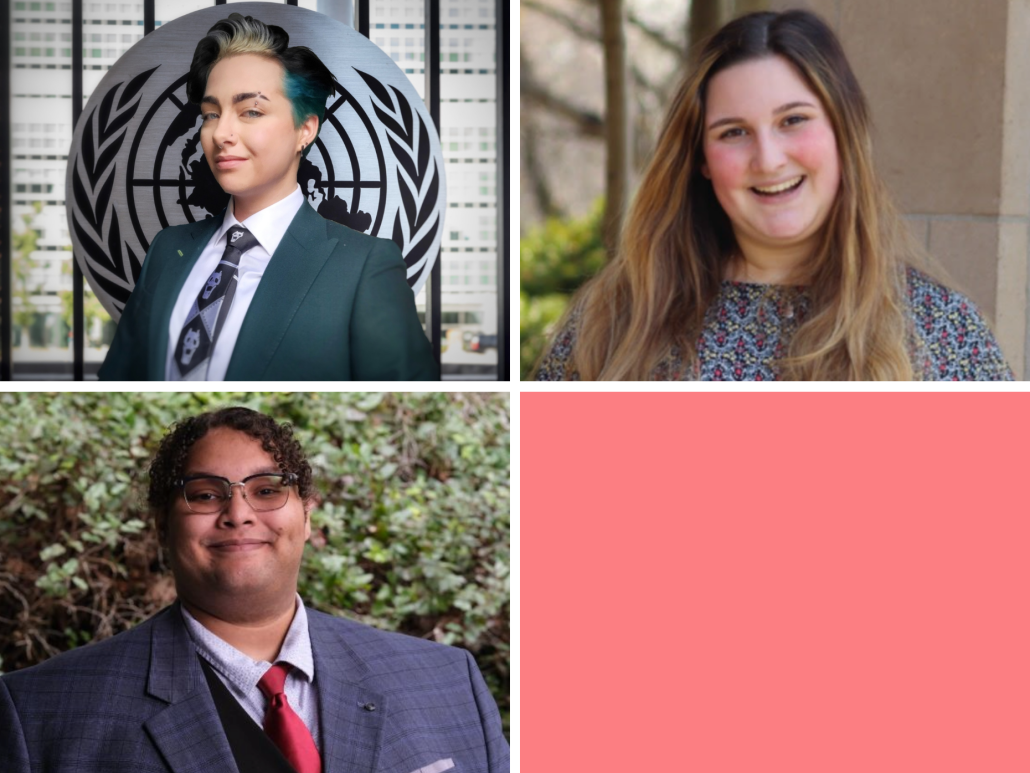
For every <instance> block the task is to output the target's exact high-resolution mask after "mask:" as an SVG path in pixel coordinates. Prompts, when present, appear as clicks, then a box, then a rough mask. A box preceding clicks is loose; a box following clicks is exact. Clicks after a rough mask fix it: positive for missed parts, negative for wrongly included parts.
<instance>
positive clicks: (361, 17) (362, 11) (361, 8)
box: [358, 0, 368, 38]
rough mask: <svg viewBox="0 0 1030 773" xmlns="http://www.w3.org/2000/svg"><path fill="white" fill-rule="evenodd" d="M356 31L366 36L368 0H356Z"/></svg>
mask: <svg viewBox="0 0 1030 773" xmlns="http://www.w3.org/2000/svg"><path fill="white" fill-rule="evenodd" d="M358 32H360V33H361V34H362V35H364V36H365V37H366V38H367V37H368V0H358Z"/></svg>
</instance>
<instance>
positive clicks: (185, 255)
mask: <svg viewBox="0 0 1030 773" xmlns="http://www.w3.org/2000/svg"><path fill="white" fill-rule="evenodd" d="M224 218H225V210H224V209H223V210H222V211H221V212H219V213H218V214H217V215H215V216H214V217H209V218H206V219H205V220H201V221H200V222H199V223H193V224H192V225H191V227H190V229H189V235H190V237H191V238H190V239H189V240H186V239H180V240H177V241H178V243H176V244H171V245H169V246H168V249H170V250H172V252H173V257H172V259H171V260H168V261H166V262H165V266H166V267H165V270H164V272H163V274H162V276H161V292H160V293H155V294H154V309H153V311H152V312H151V320H152V322H151V325H150V340H149V342H148V343H149V345H150V351H152V352H154V353H155V356H153V357H150V358H149V360H148V371H149V372H148V373H147V378H148V379H150V380H152V381H164V380H165V364H166V362H167V360H168V323H169V321H171V318H172V310H173V309H174V308H175V302H176V301H177V300H179V293H180V292H181V291H182V286H183V285H184V284H185V283H186V277H188V276H189V275H190V271H192V270H193V265H194V264H195V263H196V262H197V260H198V259H199V258H200V253H202V252H203V251H204V247H206V246H207V243H208V241H209V240H210V239H211V234H213V233H214V232H215V231H217V230H218V227H219V226H220V225H221V224H222V221H223V220H224ZM180 250H181V251H182V257H179V255H178V252H179V251H180Z"/></svg>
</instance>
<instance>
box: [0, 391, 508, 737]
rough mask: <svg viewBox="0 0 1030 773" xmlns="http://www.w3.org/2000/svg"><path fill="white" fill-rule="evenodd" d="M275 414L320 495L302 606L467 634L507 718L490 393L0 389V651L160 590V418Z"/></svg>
mask: <svg viewBox="0 0 1030 773" xmlns="http://www.w3.org/2000/svg"><path fill="white" fill-rule="evenodd" d="M230 404H232V405H245V406H247V407H250V408H254V409H255V410H260V411H263V412H265V413H268V414H270V415H272V416H275V417H276V418H278V419H279V420H280V421H290V422H292V423H293V425H294V427H295V431H296V434H297V437H298V439H299V440H300V441H301V443H302V444H303V445H304V448H305V449H306V450H307V452H308V456H309V461H310V462H311V464H312V468H313V469H314V473H315V481H316V484H317V485H318V487H319V491H320V496H321V498H322V501H321V504H320V505H319V506H318V507H317V508H316V509H315V511H314V512H313V513H312V540H311V545H310V546H309V547H308V549H307V552H306V553H305V557H304V565H303V568H302V572H301V586H300V593H301V595H302V596H303V598H304V599H305V601H306V602H307V603H308V604H309V605H311V606H312V607H314V608H316V609H320V610H323V611H325V612H329V613H330V614H335V615H341V616H343V615H345V616H347V617H351V618H353V619H357V620H360V621H362V622H365V623H368V624H370V625H374V626H376V627H379V628H383V629H388V630H396V631H401V632H404V633H408V634H411V635H415V636H422V637H425V638H431V639H434V640H436V641H441V642H444V643H447V644H454V645H457V646H461V647H465V648H467V649H469V650H471V651H472V653H473V654H474V655H475V657H476V659H477V661H478V663H479V665H480V668H481V669H482V671H483V675H484V677H485V678H486V680H487V683H488V684H489V685H490V688H491V690H492V691H493V694H494V697H495V698H496V699H497V703H498V706H499V707H500V709H501V714H502V717H503V719H504V725H505V732H507V728H508V711H509V703H508V688H509V641H510V637H509V543H508V535H509V515H510V510H509V425H508V396H507V395H506V394H446V393H438V392H434V393H428V394H389V395H382V394H353V393H351V394H346V393H344V394H341V393H329V394H258V393H196V394H190V393H175V392H172V393H151V394H132V393H61V394H54V395H47V394H9V393H8V394H0V412H2V413H3V416H4V420H3V423H2V426H0V481H2V483H0V658H2V660H0V663H2V667H3V668H5V669H7V670H13V669H18V668H24V667H26V666H29V665H32V664H34V663H38V662H40V661H42V660H45V659H46V658H48V657H50V656H52V655H54V654H56V653H58V652H60V651H62V650H66V649H70V648H72V647H76V646H79V645H81V644H84V643H86V642H89V641H92V640H95V639H102V638H106V637H108V636H111V635H113V634H116V633H118V632H120V631H124V630H127V629H129V628H131V627H133V626H135V625H137V624H138V623H139V622H141V621H142V620H144V619H146V618H147V617H149V616H151V615H152V614H154V613H155V612H156V611H158V610H159V609H161V608H162V607H164V606H165V605H167V604H168V603H169V602H170V601H172V600H173V599H174V597H175V591H174V585H173V583H172V579H171V576H170V574H169V572H168V570H167V566H166V564H165V562H164V559H163V557H162V555H161V552H160V550H159V547H158V543H157V536H156V533H155V530H154V528H153V525H152V524H151V523H150V521H149V518H148V515H147V512H146V506H145V497H146V480H145V469H146V466H147V464H148V463H149V460H150V458H151V456H152V454H153V453H154V451H155V450H156V447H157V443H158V442H159V441H160V439H161V437H162V436H163V435H164V434H165V431H166V429H167V427H168V426H169V425H170V424H171V423H172V422H174V421H176V420H178V419H180V418H184V417H186V416H189V415H193V414H196V413H199V412H201V411H204V410H211V409H215V408H218V407H221V406H224V405H230Z"/></svg>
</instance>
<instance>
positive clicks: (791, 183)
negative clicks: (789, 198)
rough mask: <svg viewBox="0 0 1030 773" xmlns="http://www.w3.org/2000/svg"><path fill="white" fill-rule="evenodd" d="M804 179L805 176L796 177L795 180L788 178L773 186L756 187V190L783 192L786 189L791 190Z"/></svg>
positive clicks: (761, 191) (760, 191)
mask: <svg viewBox="0 0 1030 773" xmlns="http://www.w3.org/2000/svg"><path fill="white" fill-rule="evenodd" d="M803 179H804V177H795V178H794V179H793V180H788V181H787V182H785V183H781V184H780V185H774V186H773V187H771V188H755V190H756V191H758V192H759V193H783V192H784V191H789V190H790V189H791V188H793V187H794V186H795V185H798V184H799V183H800V182H801V181H802V180H803Z"/></svg>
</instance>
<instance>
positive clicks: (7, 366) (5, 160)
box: [0, 3, 13, 381]
mask: <svg viewBox="0 0 1030 773" xmlns="http://www.w3.org/2000/svg"><path fill="white" fill-rule="evenodd" d="M2 13H3V14H4V15H5V16H6V17H7V18H5V19H4V20H3V25H2V27H3V30H4V32H3V34H2V35H0V61H3V62H7V64H6V65H5V66H4V71H3V72H2V73H0V108H2V110H3V113H4V115H7V116H10V114H11V36H10V33H9V32H7V25H8V21H9V19H10V16H9V14H10V13H11V6H10V4H8V3H5V4H4V8H3V11H2ZM0 153H2V154H3V155H2V156H0V339H3V340H0V380H3V381H10V380H11V314H12V312H13V306H12V305H11V265H12V263H13V260H12V257H11V252H12V249H11V121H10V118H8V119H6V120H4V121H0Z"/></svg>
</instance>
